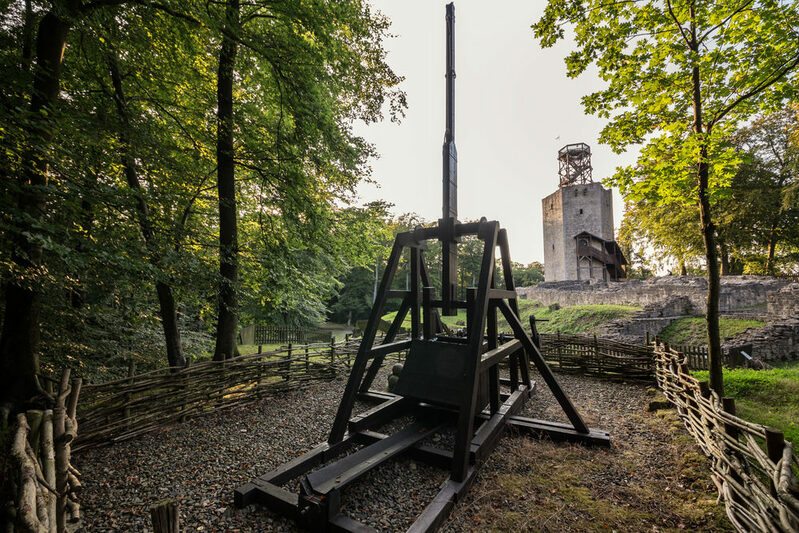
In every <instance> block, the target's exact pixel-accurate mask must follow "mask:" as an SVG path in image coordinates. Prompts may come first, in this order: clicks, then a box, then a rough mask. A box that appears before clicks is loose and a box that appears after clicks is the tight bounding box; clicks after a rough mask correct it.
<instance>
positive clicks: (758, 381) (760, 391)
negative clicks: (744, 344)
mask: <svg viewBox="0 0 799 533" xmlns="http://www.w3.org/2000/svg"><path fill="white" fill-rule="evenodd" d="M692 374H693V375H694V376H695V377H696V378H697V379H700V380H704V379H707V372H705V371H702V372H692ZM724 388H725V392H726V393H727V395H728V396H731V397H733V398H735V405H736V409H737V413H738V416H740V417H741V418H743V419H744V420H747V421H749V422H754V423H755V424H763V425H766V426H770V427H773V428H776V429H779V430H780V431H782V432H783V434H784V435H785V438H786V439H787V440H789V441H791V442H793V443H794V444H799V362H797V361H793V362H791V363H786V364H784V365H783V366H782V367H779V368H773V369H771V370H752V369H748V368H725V369H724Z"/></svg>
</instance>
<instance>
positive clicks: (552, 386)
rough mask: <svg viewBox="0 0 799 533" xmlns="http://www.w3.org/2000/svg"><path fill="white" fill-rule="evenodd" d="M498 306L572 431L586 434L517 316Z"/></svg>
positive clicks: (586, 429) (578, 416) (509, 309)
mask: <svg viewBox="0 0 799 533" xmlns="http://www.w3.org/2000/svg"><path fill="white" fill-rule="evenodd" d="M498 305H499V309H500V311H502V314H503V315H505V319H506V320H507V321H508V324H510V326H511V327H512V328H513V332H514V334H515V335H516V338H517V339H519V340H520V341H521V342H522V345H523V346H524V349H525V351H526V352H527V353H528V354H530V356H531V357H532V359H533V362H534V363H535V366H536V368H538V372H539V373H540V374H541V377H543V378H544V382H545V383H546V384H547V386H548V387H549V390H551V391H552V395H553V396H555V399H556V400H557V401H558V403H559V404H560V407H561V409H563V412H564V413H566V416H567V417H568V418H569V421H570V422H571V423H572V425H573V426H574V429H575V430H577V432H578V433H586V434H587V433H588V432H589V430H588V426H586V425H585V422H584V421H583V417H582V416H580V413H579V412H577V409H576V408H575V407H574V404H573V403H572V401H571V399H570V398H569V397H568V396H567V395H566V393H565V392H563V388H562V387H561V386H560V383H559V382H558V380H557V378H556V377H555V375H554V374H553V373H552V370H550V369H549V366H548V365H547V363H546V361H544V356H542V355H541V352H539V351H538V348H536V347H535V344H533V341H532V340H531V339H530V337H529V335H527V332H526V331H525V330H524V327H522V324H521V322H519V318H518V316H517V315H516V314H514V313H513V311H512V310H511V308H510V306H509V305H508V303H507V302H505V301H500V302H499V304H498ZM528 379H529V378H528Z"/></svg>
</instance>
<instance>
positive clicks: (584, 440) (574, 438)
mask: <svg viewBox="0 0 799 533" xmlns="http://www.w3.org/2000/svg"><path fill="white" fill-rule="evenodd" d="M508 425H509V426H511V427H514V428H516V429H517V430H518V431H520V432H522V433H528V434H532V435H536V436H543V435H546V436H547V437H549V438H550V439H552V440H553V441H555V442H560V441H569V442H578V443H581V444H588V445H594V446H610V433H608V432H607V431H602V430H598V429H589V430H588V432H586V433H580V432H578V431H576V430H575V429H574V428H573V427H572V426H570V425H569V424H561V423H559V422H550V421H548V420H538V419H535V418H527V417H523V416H511V417H510V418H509V419H508Z"/></svg>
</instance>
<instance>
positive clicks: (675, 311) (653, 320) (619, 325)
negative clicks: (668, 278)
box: [599, 296, 692, 344]
mask: <svg viewBox="0 0 799 533" xmlns="http://www.w3.org/2000/svg"><path fill="white" fill-rule="evenodd" d="M691 313H692V305H691V301H690V300H689V299H688V298H686V297H684V296H671V297H669V298H667V299H666V300H664V301H662V302H659V303H655V304H650V305H648V306H646V307H644V309H642V310H641V311H638V312H637V313H634V314H632V315H631V316H629V317H626V318H623V319H620V320H614V321H613V322H611V323H610V324H607V325H605V326H603V327H602V328H600V330H599V335H600V336H601V337H604V338H610V339H614V340H617V341H620V342H629V343H633V344H641V343H644V342H646V335H647V333H648V334H649V336H650V338H654V337H655V335H658V334H659V333H660V332H661V331H663V329H664V328H666V327H667V326H668V325H669V324H671V323H672V322H673V321H674V320H677V319H678V318H683V317H685V316H687V315H690V314H691Z"/></svg>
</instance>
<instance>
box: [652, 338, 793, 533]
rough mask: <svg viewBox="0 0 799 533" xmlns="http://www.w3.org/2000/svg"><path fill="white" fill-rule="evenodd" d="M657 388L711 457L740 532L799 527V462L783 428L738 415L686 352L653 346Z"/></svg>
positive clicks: (718, 483) (723, 495)
mask: <svg viewBox="0 0 799 533" xmlns="http://www.w3.org/2000/svg"><path fill="white" fill-rule="evenodd" d="M652 349H653V353H654V360H655V377H656V379H657V383H658V386H659V388H660V389H661V390H662V391H663V394H664V395H665V396H666V398H668V399H669V401H670V402H671V403H672V404H674V406H675V407H676V408H677V413H678V414H679V416H680V418H681V419H682V421H683V423H684V424H685V427H686V428H687V429H688V432H689V433H690V434H691V435H692V436H693V437H694V439H695V440H696V443H697V444H698V445H699V447H700V448H701V449H702V451H703V452H704V453H705V455H706V456H707V457H708V458H709V459H710V465H711V469H712V471H713V479H714V481H715V482H716V486H717V487H718V488H719V492H720V493H721V495H722V497H723V499H724V505H725V507H726V509H727V516H728V517H729V519H730V521H731V522H732V523H733V525H734V526H735V528H736V529H737V530H738V531H769V532H772V531H775V532H776V531H779V532H782V531H784V532H796V531H799V484H798V483H797V471H799V460H797V457H796V454H795V453H794V447H793V444H792V443H790V442H788V441H786V440H785V439H784V437H783V434H782V432H780V431H777V430H775V429H771V428H768V427H766V426H762V425H759V424H752V423H750V422H747V421H746V420H743V419H741V418H738V417H737V416H735V401H734V400H733V399H732V398H720V397H719V396H718V395H717V394H716V393H715V392H713V391H711V390H710V387H709V386H708V384H707V382H704V381H699V380H697V379H696V378H695V377H693V376H692V375H691V374H690V371H689V366H688V364H687V358H686V357H685V355H684V354H683V353H681V352H679V351H677V350H675V349H673V348H670V347H669V346H668V345H663V344H659V343H658V344H656V345H654V346H652Z"/></svg>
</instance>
